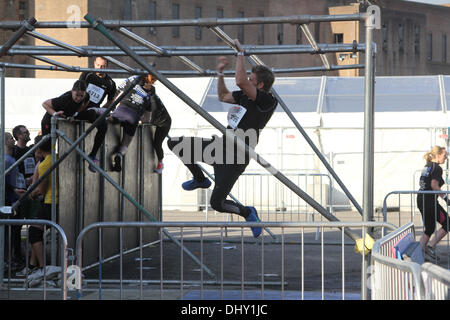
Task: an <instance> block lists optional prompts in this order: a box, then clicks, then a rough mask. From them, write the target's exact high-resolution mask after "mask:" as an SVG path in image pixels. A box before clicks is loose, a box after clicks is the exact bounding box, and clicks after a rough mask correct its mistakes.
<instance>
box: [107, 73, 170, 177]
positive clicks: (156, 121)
mask: <svg viewBox="0 0 450 320" xmlns="http://www.w3.org/2000/svg"><path fill="white" fill-rule="evenodd" d="M136 77H137V76H132V77H130V78H128V79H125V81H123V82H122V83H121V84H120V85H119V86H118V90H119V91H125V90H126V89H127V88H128V87H129V86H130V85H131V84H132V82H133V80H134V79H135V78H136ZM155 81H156V78H154V77H153V76H152V75H151V74H148V75H147V76H145V77H141V81H140V82H138V84H136V85H135V86H134V88H133V90H131V91H130V93H129V94H127V95H126V96H125V97H124V98H123V99H122V101H121V102H120V104H119V106H118V107H117V108H116V110H114V112H113V113H111V116H110V118H109V119H110V120H111V121H112V122H113V123H120V124H121V125H122V127H123V137H122V141H121V142H120V146H119V148H118V152H117V153H116V154H115V155H114V157H113V168H112V171H121V170H122V159H123V157H124V156H125V154H126V152H127V150H128V146H129V145H130V143H131V141H132V140H133V137H134V134H135V133H136V129H137V126H138V124H139V120H141V118H142V120H143V122H150V123H151V124H153V125H155V126H157V130H156V131H155V137H154V138H153V143H154V144H153V146H154V148H155V150H156V154H157V157H158V165H157V167H156V169H155V172H157V173H162V169H163V165H162V159H163V157H164V153H163V150H162V142H163V140H164V138H165V137H166V136H167V134H168V133H169V129H170V125H171V123H172V120H171V118H170V115H169V113H168V112H167V110H166V108H165V107H164V105H163V103H162V101H161V99H160V98H159V97H158V96H157V95H156V92H155V87H154V86H153V85H154V83H155Z"/></svg>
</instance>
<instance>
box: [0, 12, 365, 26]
mask: <svg viewBox="0 0 450 320" xmlns="http://www.w3.org/2000/svg"><path fill="white" fill-rule="evenodd" d="M366 17H367V14H366V13H364V12H363V13H357V14H337V15H291V16H282V17H249V18H198V19H170V20H102V24H103V25H104V26H105V27H107V28H109V29H119V28H121V27H130V28H136V27H177V26H183V27H184V26H199V27H215V26H222V25H223V26H225V25H251V24H280V23H290V24H309V23H314V22H336V21H360V22H364V21H365V20H366ZM74 23H75V24H76V25H77V27H79V28H90V27H91V26H92V25H91V24H90V23H89V22H86V21H74V22H71V23H70V26H72V25H73V24H74ZM21 25H22V24H21V23H20V22H17V21H3V22H0V29H11V30H16V29H19V28H20V27H21ZM68 27H69V23H68V22H67V21H40V22H37V23H36V24H35V28H39V29H45V28H49V29H66V28H68Z"/></svg>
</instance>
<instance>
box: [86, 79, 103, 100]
mask: <svg viewBox="0 0 450 320" xmlns="http://www.w3.org/2000/svg"><path fill="white" fill-rule="evenodd" d="M86 92H87V93H89V96H90V100H91V101H92V102H93V103H99V102H100V100H101V99H102V97H103V94H104V93H105V90H103V89H102V88H100V87H97V86H96V85H95V84H92V83H89V85H88V87H87V89H86Z"/></svg>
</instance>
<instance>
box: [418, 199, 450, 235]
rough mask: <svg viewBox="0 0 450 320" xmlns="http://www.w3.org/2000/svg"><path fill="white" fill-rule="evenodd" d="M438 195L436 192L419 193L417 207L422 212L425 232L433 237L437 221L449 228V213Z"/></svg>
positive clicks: (446, 228)
mask: <svg viewBox="0 0 450 320" xmlns="http://www.w3.org/2000/svg"><path fill="white" fill-rule="evenodd" d="M437 199H438V196H437V195H434V194H418V195H417V208H419V211H420V213H421V214H422V221H423V225H424V227H425V231H424V233H425V234H426V235H427V236H428V237H431V235H432V234H433V232H434V230H435V229H436V221H437V222H439V223H440V224H441V225H442V228H443V229H444V230H446V231H447V232H448V231H449V229H448V220H449V217H448V214H447V212H446V211H445V209H444V208H442V206H441V205H440V204H439V202H438V200H437Z"/></svg>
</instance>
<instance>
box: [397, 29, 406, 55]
mask: <svg viewBox="0 0 450 320" xmlns="http://www.w3.org/2000/svg"><path fill="white" fill-rule="evenodd" d="M404 34H405V28H404V27H403V24H401V23H400V24H399V25H398V52H399V53H403V52H404V51H405V48H404V40H403V39H404Z"/></svg>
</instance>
